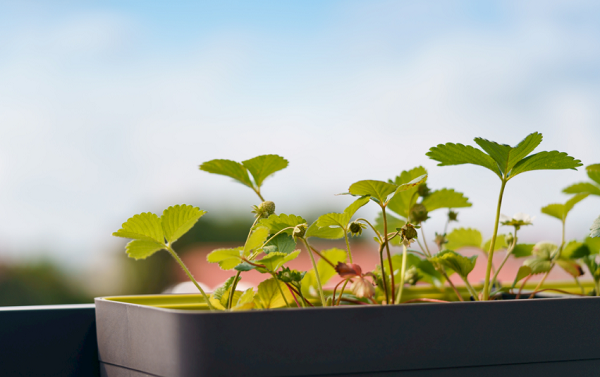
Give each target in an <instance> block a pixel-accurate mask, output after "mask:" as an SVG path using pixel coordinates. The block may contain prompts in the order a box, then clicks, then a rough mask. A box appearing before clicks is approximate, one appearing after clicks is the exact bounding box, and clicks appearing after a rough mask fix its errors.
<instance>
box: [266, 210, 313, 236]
mask: <svg viewBox="0 0 600 377" xmlns="http://www.w3.org/2000/svg"><path fill="white" fill-rule="evenodd" d="M305 223H306V220H304V219H303V218H302V217H300V216H296V215H286V214H285V213H282V214H280V215H276V214H272V215H271V216H269V217H268V218H266V219H262V220H260V222H259V225H261V226H265V227H267V228H269V231H270V233H271V234H276V233H278V232H279V231H281V230H283V229H285V228H293V227H295V226H296V225H300V224H305ZM293 230H294V229H287V230H286V231H285V233H287V234H289V235H292V232H293Z"/></svg>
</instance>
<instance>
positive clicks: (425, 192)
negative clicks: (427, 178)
mask: <svg viewBox="0 0 600 377" xmlns="http://www.w3.org/2000/svg"><path fill="white" fill-rule="evenodd" d="M417 192H418V193H419V196H420V197H422V198H426V197H428V196H429V194H431V190H430V189H429V187H428V186H427V183H421V184H420V185H419V187H418V188H417Z"/></svg>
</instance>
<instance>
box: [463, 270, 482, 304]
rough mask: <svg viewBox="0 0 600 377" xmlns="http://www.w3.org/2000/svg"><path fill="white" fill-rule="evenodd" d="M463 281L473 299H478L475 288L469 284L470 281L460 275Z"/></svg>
mask: <svg viewBox="0 0 600 377" xmlns="http://www.w3.org/2000/svg"><path fill="white" fill-rule="evenodd" d="M461 278H462V279H463V281H464V282H465V286H466V287H467V290H468V291H469V292H470V293H471V295H472V296H473V299H474V300H475V301H479V297H477V296H478V295H477V291H476V290H475V288H473V286H472V285H471V283H469V280H468V279H467V278H466V277H462V276H461Z"/></svg>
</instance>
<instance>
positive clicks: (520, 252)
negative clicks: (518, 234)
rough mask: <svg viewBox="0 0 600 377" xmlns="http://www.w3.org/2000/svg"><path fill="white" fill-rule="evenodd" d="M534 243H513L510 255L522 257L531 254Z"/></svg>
mask: <svg viewBox="0 0 600 377" xmlns="http://www.w3.org/2000/svg"><path fill="white" fill-rule="evenodd" d="M533 246H534V244H532V243H520V244H517V245H515V248H514V249H513V251H512V256H513V257H515V258H523V257H528V256H530V255H531V252H532V251H533Z"/></svg>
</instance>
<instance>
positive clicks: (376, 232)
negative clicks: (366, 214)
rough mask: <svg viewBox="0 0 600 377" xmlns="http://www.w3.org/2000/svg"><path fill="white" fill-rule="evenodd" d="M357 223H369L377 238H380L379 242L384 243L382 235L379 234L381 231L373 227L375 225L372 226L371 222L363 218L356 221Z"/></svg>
mask: <svg viewBox="0 0 600 377" xmlns="http://www.w3.org/2000/svg"><path fill="white" fill-rule="evenodd" d="M356 221H363V222H365V223H367V224H368V225H369V226H370V227H371V229H373V232H375V234H376V235H377V238H379V241H380V242H383V237H381V233H379V231H378V230H377V229H375V227H374V226H373V224H371V223H370V222H369V220H367V219H363V218H362V217H361V218H360V219H356Z"/></svg>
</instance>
